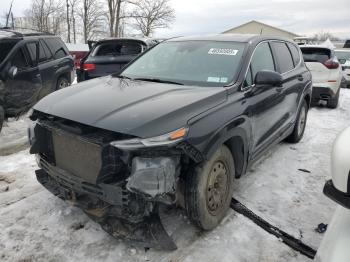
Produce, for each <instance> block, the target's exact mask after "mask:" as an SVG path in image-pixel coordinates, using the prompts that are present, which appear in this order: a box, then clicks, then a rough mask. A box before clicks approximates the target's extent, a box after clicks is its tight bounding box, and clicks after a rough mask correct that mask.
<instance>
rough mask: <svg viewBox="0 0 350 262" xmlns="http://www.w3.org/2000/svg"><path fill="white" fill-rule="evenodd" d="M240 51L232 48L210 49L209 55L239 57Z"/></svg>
mask: <svg viewBox="0 0 350 262" xmlns="http://www.w3.org/2000/svg"><path fill="white" fill-rule="evenodd" d="M237 53H238V50H236V49H231V48H210V49H209V51H208V54H209V55H237Z"/></svg>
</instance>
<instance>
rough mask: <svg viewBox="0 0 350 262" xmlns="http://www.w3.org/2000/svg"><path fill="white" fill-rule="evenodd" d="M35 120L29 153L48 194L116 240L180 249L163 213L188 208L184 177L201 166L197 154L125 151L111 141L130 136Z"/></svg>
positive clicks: (185, 149)
mask: <svg viewBox="0 0 350 262" xmlns="http://www.w3.org/2000/svg"><path fill="white" fill-rule="evenodd" d="M32 118H35V119H32V120H36V123H35V125H34V126H33V127H32V128H30V129H29V131H28V132H29V134H28V136H29V140H30V144H31V148H30V153H32V154H36V158H37V162H38V165H39V167H40V169H39V170H37V171H36V176H37V179H38V181H39V182H40V183H41V184H42V185H43V186H44V187H45V188H46V189H48V190H49V191H50V192H51V193H53V194H54V195H56V196H58V197H59V198H61V199H63V200H67V201H70V202H73V203H74V204H75V205H77V206H78V207H80V208H82V209H83V210H84V212H85V213H86V214H88V215H89V217H91V218H92V219H94V220H95V221H97V222H98V223H100V225H101V226H102V228H103V229H104V230H106V231H107V232H108V233H110V234H111V235H112V236H114V237H116V238H123V239H125V240H130V241H133V242H138V243H141V244H142V245H144V246H145V247H154V248H160V249H168V250H173V249H176V245H175V243H174V242H173V240H172V239H171V238H170V236H168V234H167V233H166V231H165V229H164V227H163V226H162V224H161V221H160V218H159V215H158V209H159V206H160V205H174V204H178V205H181V206H183V207H184V204H183V200H182V201H181V199H182V198H183V197H182V195H183V192H182V191H183V189H181V180H182V178H181V174H182V173H184V172H187V170H188V168H189V166H190V163H193V162H194V159H196V160H198V154H197V155H196V154H193V155H192V158H191V157H190V155H191V152H194V149H192V150H191V149H190V148H191V147H190V145H184V144H181V145H177V146H176V147H174V148H171V147H169V148H152V150H150V149H140V150H133V151H127V150H120V149H119V148H116V147H114V146H112V145H111V144H110V143H111V141H116V140H123V139H130V138H132V137H131V136H129V135H125V134H118V133H115V132H111V131H106V130H101V129H98V128H95V127H90V126H86V125H83V124H79V123H76V122H73V121H70V120H65V119H61V118H58V117H52V116H49V115H46V114H43V113H40V115H36V116H32ZM186 152H187V153H186ZM196 157H197V158H196Z"/></svg>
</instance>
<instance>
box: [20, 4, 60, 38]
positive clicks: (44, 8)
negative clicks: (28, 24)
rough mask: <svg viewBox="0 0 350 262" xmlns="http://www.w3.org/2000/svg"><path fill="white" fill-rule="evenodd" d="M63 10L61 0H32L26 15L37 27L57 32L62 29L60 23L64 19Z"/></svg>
mask: <svg viewBox="0 0 350 262" xmlns="http://www.w3.org/2000/svg"><path fill="white" fill-rule="evenodd" d="M63 10H64V9H63V5H62V2H61V1H60V0H32V4H31V7H30V9H28V10H26V11H25V16H26V17H29V18H30V19H31V20H32V23H33V27H34V28H35V29H37V30H39V31H45V32H51V33H54V34H57V33H60V32H61V30H62V29H61V27H60V25H61V24H62V21H63V20H64V15H63V12H64V11H63Z"/></svg>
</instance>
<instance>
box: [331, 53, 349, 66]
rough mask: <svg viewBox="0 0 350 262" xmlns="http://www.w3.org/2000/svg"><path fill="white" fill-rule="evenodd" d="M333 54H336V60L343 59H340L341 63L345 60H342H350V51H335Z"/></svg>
mask: <svg viewBox="0 0 350 262" xmlns="http://www.w3.org/2000/svg"><path fill="white" fill-rule="evenodd" d="M335 55H336V56H337V58H338V60H343V61H341V62H343V63H345V62H346V61H344V60H349V61H350V51H349V52H345V51H335Z"/></svg>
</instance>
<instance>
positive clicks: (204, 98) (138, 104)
mask: <svg viewBox="0 0 350 262" xmlns="http://www.w3.org/2000/svg"><path fill="white" fill-rule="evenodd" d="M225 100H226V89H225V88H222V87H210V88H208V87H195V86H180V85H175V84H164V83H153V82H145V81H134V80H128V79H120V78H117V77H112V76H108V77H103V78H97V79H94V80H90V81H86V82H83V83H81V84H77V85H75V86H72V87H69V88H66V89H63V90H60V91H57V92H55V93H52V94H51V95H49V96H47V97H45V98H44V99H42V100H41V101H40V102H39V103H37V104H36V105H35V106H34V109H35V110H38V111H41V112H43V113H46V114H49V115H54V116H58V117H61V118H64V119H69V120H72V121H75V122H79V123H82V124H86V125H90V126H94V127H98V128H102V129H106V130H111V131H115V132H119V133H124V134H130V135H134V136H138V137H142V138H145V137H152V136H156V135H161V134H164V133H167V132H170V131H173V130H176V129H178V128H180V127H183V126H185V125H186V124H187V122H188V120H189V119H190V118H192V117H194V116H196V115H198V114H200V113H202V112H204V111H206V110H208V109H210V108H212V107H215V106H216V105H218V104H220V103H223V102H224V101H225Z"/></svg>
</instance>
